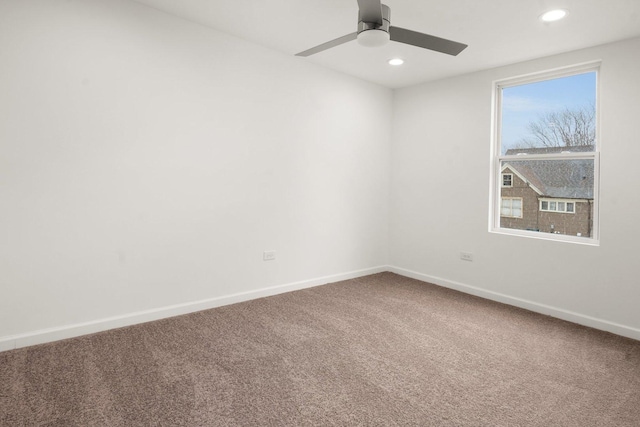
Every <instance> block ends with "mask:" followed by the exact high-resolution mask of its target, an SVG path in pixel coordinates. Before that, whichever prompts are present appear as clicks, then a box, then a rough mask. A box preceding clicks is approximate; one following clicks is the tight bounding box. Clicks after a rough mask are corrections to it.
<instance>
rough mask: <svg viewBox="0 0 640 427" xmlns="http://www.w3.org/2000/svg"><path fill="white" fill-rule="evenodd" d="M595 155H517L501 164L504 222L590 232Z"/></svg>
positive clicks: (516, 152) (541, 150)
mask: <svg viewBox="0 0 640 427" xmlns="http://www.w3.org/2000/svg"><path fill="white" fill-rule="evenodd" d="M561 151H571V152H576V151H593V147H592V146H585V147H569V148H567V147H553V148H530V149H512V150H508V151H507V153H506V154H507V155H526V154H543V153H552V152H556V153H557V152H561ZM593 178H594V165H593V161H592V160H583V159H571V160H517V161H509V162H505V163H504V164H503V165H502V169H501V183H500V184H501V206H500V226H501V227H505V228H515V229H521V230H532V231H542V232H547V233H558V234H568V235H574V236H584V237H590V236H591V232H592V229H593V182H594V179H593Z"/></svg>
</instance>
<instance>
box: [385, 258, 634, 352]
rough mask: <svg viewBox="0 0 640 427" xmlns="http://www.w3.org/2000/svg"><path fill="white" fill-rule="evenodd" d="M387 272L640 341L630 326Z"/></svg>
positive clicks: (451, 283) (442, 281) (438, 280)
mask: <svg viewBox="0 0 640 427" xmlns="http://www.w3.org/2000/svg"><path fill="white" fill-rule="evenodd" d="M388 271H391V272H393V273H396V274H399V275H401V276H406V277H410V278H412V279H417V280H420V281H423V282H428V283H433V284H434V285H438V286H442V287H445V288H449V289H454V290H457V291H460V292H464V293H466V294H470V295H475V296H479V297H482V298H486V299H489V300H492V301H497V302H501V303H504V304H508V305H512V306H515V307H520V308H524V309H527V310H530V311H533V312H535V313H540V314H546V315H548V316H551V317H555V318H558V319H562V320H566V321H569V322H572V323H577V324H579V325H583V326H588V327H590V328H594V329H599V330H601V331H607V332H611V333H613V334H616V335H621V336H623V337H627V338H633V339H635V340H640V329H636V328H633V327H630V326H626V325H621V324H619V323H614V322H610V321H608V320H603V319H598V318H595V317H591V316H586V315H584V314H580V313H575V312H573V311H568V310H564V309H562V308H558V307H553V306H550V305H546V304H540V303H537V302H533V301H529V300H525V299H522V298H516V297H512V296H509V295H505V294H501V293H499V292H493V291H488V290H486V289H482V288H478V287H475V286H470V285H465V284H464V283H459V282H454V281H451V280H447V279H443V278H441V277H435V276H429V275H427V274H422V273H418V272H416V271H411V270H406V269H404V268H400V267H394V266H389V267H388Z"/></svg>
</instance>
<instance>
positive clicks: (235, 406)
mask: <svg viewBox="0 0 640 427" xmlns="http://www.w3.org/2000/svg"><path fill="white" fill-rule="evenodd" d="M0 425H2V426H45V425H46V426H94V425H95V426H174V425H175V426H219V425H220V426H226V425H229V426H233V425H242V426H251V425H267V426H280V425H291V426H306V425H322V426H328V425H341V426H344V425H380V426H393V425H402V426H407V425H414V426H580V427H586V426H639V425H640V341H634V340H630V339H626V338H621V337H618V336H615V335H612V334H608V333H604V332H599V331H596V330H593V329H589V328H585V327H581V326H576V325H573V324H570V323H567V322H563V321H560V320H555V319H552V318H549V317H546V316H541V315H537V314H533V313H530V312H527V311H525V310H521V309H517V308H513V307H509V306H505V305H501V304H497V303H493V302H490V301H486V300H483V299H480V298H476V297H472V296H468V295H465V294H462V293H458V292H455V291H451V290H447V289H443V288H440V287H437V286H434V285H429V284H425V283H423V282H419V281H416V280H412V279H407V278H404V277H401V276H397V275H394V274H391V273H381V274H376V275H372V276H368V277H364V278H360V279H355V280H350V281H345V282H340V283H334V284H330V285H325V286H320V287H317V288H313V289H308V290H303V291H297V292H292V293H288V294H283V295H278V296H274V297H269V298H263V299H259V300H255V301H250V302H246V303H241V304H236V305H232V306H226V307H222V308H217V309H214V310H209V311H204V312H200V313H195V314H190V315H186V316H181V317H176V318H172V319H167V320H162V321H157V322H153V323H147V324H143V325H138V326H133V327H129V328H123V329H119V330H114V331H109V332H105V333H100V334H95V335H90V336H85V337H81V338H76V339H71V340H66V341H61V342H57V343H51V344H46V345H41V346H36V347H31V348H25V349H18V350H15V351H10V352H5V353H0Z"/></svg>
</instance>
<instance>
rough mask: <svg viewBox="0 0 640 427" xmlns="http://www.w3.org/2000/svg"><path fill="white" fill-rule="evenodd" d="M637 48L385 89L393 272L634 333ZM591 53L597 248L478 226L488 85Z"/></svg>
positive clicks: (639, 328) (484, 215)
mask: <svg viewBox="0 0 640 427" xmlns="http://www.w3.org/2000/svg"><path fill="white" fill-rule="evenodd" d="M639 53H640V39H633V40H628V41H624V42H620V43H615V44H610V45H606V46H601V47H596V48H591V49H586V50H581V51H576V52H572V53H567V54H563V55H558V56H554V57H550V58H545V59H540V60H536V61H531V62H527V63H522V64H517V65H512V66H507V67H502V68H498V69H494V70H489V71H483V72H478V73H473V74H470V75H465V76H461V77H456V78H451V79H447V80H441V81H437V82H432V83H428V84H424V85H420V86H417V87H411V88H407V89H402V90H398V91H396V92H395V98H394V102H395V104H394V114H395V120H394V127H393V133H392V178H391V204H390V224H391V225H390V264H391V265H393V266H394V267H395V271H398V272H400V273H403V274H407V275H412V276H414V277H418V278H422V279H424V280H431V281H434V282H436V283H439V284H442V285H445V286H450V287H454V288H458V289H462V290H464V291H466V292H471V293H475V294H478V295H482V296H486V297H490V298H493V299H497V300H500V301H505V302H509V303H511V304H515V305H520V306H523V307H528V308H531V309H534V310H537V311H540V312H545V313H548V314H553V315H554V316H558V317H563V318H566V319H570V320H573V321H577V322H579V323H583V324H588V325H591V326H596V327H599V328H602V329H606V330H611V331H614V332H617V333H621V334H624V335H627V336H633V337H635V338H637V339H640V309H639V305H638V302H639V301H640V278H639V274H638V272H639V271H640V269H639V267H638V251H637V249H636V245H637V243H638V242H640V223H639V222H638V218H639V217H638V212H640V191H638V188H639V184H640V178H639V175H638V172H637V171H638V160H639V159H640V144H639V143H638V134H639V133H638V124H639V122H638V118H639V117H640V104H639V102H638V101H639V100H640V79H638V76H640V61H639V60H638V54H639ZM600 59H601V60H602V67H601V73H600V84H601V86H600V104H599V106H600V112H601V123H600V126H601V128H600V129H601V134H600V135H601V141H600V142H599V143H600V145H601V149H602V155H601V165H600V167H601V198H600V231H601V244H600V246H598V247H593V246H585V245H577V244H571V243H561V242H553V241H546V240H539V239H528V238H521V237H514V236H506V235H498V234H492V233H489V232H488V223H489V219H488V211H489V174H490V172H489V163H490V153H489V151H490V130H491V95H492V82H493V81H494V80H497V79H503V78H507V77H512V76H518V75H522V74H527V73H531V72H536V71H543V70H547V69H552V68H556V67H562V66H567V65H573V64H578V63H583V62H587V61H592V60H600ZM460 251H467V252H472V253H473V255H474V257H475V259H474V261H473V262H468V261H461V260H460V259H459V253H460Z"/></svg>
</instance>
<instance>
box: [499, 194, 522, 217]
mask: <svg viewBox="0 0 640 427" xmlns="http://www.w3.org/2000/svg"><path fill="white" fill-rule="evenodd" d="M500 216H504V217H508V218H522V198H520V197H503V198H502V201H501V202H500Z"/></svg>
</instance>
